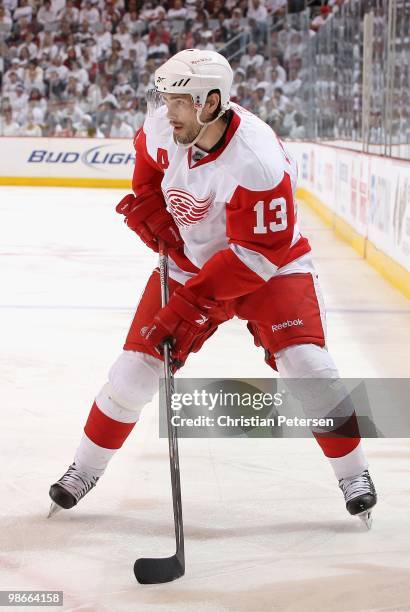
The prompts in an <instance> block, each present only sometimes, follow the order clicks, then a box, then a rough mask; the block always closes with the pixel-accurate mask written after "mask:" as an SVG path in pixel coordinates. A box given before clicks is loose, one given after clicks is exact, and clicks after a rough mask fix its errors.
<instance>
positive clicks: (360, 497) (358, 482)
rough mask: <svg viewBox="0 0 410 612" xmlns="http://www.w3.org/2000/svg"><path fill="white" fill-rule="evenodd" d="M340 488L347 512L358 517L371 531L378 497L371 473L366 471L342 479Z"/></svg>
mask: <svg viewBox="0 0 410 612" xmlns="http://www.w3.org/2000/svg"><path fill="white" fill-rule="evenodd" d="M339 488H340V489H341V490H342V492H343V495H344V497H345V502H346V509H347V511H348V512H350V514H353V515H354V516H358V517H359V518H360V519H361V520H362V521H363V522H364V523H365V525H366V527H367V528H368V529H370V527H371V526H372V516H371V514H372V508H373V506H375V505H376V502H377V495H376V489H375V488H374V484H373V482H372V479H371V478H370V474H369V472H368V471H367V470H364V471H363V472H362V473H361V474H357V475H356V476H352V477H350V478H341V480H339Z"/></svg>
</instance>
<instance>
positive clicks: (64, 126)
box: [54, 117, 75, 138]
mask: <svg viewBox="0 0 410 612" xmlns="http://www.w3.org/2000/svg"><path fill="white" fill-rule="evenodd" d="M54 135H55V136H59V137H60V138H72V137H73V136H75V129H74V126H73V121H72V119H71V117H64V118H63V120H62V122H61V124H60V123H57V125H56V126H55V132H54Z"/></svg>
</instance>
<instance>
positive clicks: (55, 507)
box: [47, 502, 62, 518]
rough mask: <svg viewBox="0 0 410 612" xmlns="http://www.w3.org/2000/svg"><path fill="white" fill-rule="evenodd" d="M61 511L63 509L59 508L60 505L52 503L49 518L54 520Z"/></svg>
mask: <svg viewBox="0 0 410 612" xmlns="http://www.w3.org/2000/svg"><path fill="white" fill-rule="evenodd" d="M60 510H62V507H61V506H59V505H58V504H56V503H54V502H51V506H50V510H49V512H48V516H47V518H52V517H53V516H55V515H56V514H57V513H58V512H60Z"/></svg>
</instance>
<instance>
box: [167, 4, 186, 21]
mask: <svg viewBox="0 0 410 612" xmlns="http://www.w3.org/2000/svg"><path fill="white" fill-rule="evenodd" d="M187 17H188V11H187V9H186V8H185V6H184V5H183V2H182V0H174V8H170V9H169V10H168V19H171V20H173V19H186V18H187Z"/></svg>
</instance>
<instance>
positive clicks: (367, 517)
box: [357, 510, 373, 529]
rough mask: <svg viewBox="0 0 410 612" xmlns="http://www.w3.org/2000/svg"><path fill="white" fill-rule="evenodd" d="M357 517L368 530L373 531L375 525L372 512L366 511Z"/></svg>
mask: <svg viewBox="0 0 410 612" xmlns="http://www.w3.org/2000/svg"><path fill="white" fill-rule="evenodd" d="M357 517H358V518H359V519H360V520H361V521H362V522H363V523H364V524H365V525H366V527H367V529H371V527H372V523H373V517H372V512H371V510H365V511H364V512H360V513H359V514H357Z"/></svg>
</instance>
